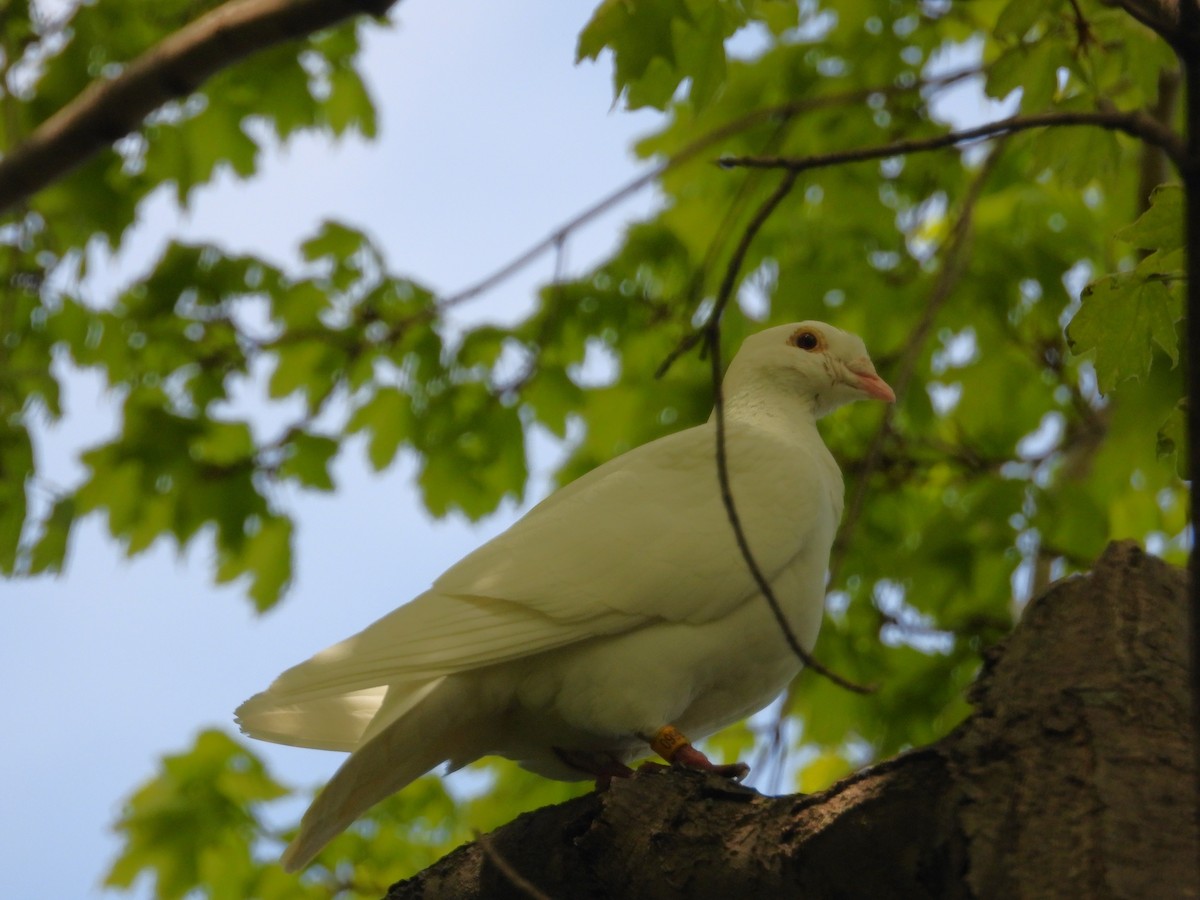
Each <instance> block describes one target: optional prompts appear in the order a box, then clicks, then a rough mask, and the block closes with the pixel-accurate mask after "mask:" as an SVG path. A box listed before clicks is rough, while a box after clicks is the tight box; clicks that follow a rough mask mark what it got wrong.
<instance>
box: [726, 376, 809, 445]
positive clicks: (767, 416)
mask: <svg viewBox="0 0 1200 900" xmlns="http://www.w3.org/2000/svg"><path fill="white" fill-rule="evenodd" d="M816 409H817V401H816V398H815V397H813V396H812V395H811V394H806V393H802V392H798V391H796V390H795V388H794V387H793V386H792V385H789V384H784V383H780V382H779V381H776V380H773V379H768V378H758V379H737V380H736V381H735V382H734V383H733V384H729V383H728V379H727V382H726V385H725V393H724V413H725V419H726V421H727V422H729V423H730V424H744V425H750V426H753V427H759V428H766V429H768V430H770V431H774V432H780V433H782V434H786V435H787V436H789V437H792V438H800V437H803V438H807V437H811V436H817V438H818V440H819V439H820V438H819V435H818V432H817V413H816ZM715 415H716V411H715V410H714V411H713V418H715ZM710 421H711V420H710Z"/></svg>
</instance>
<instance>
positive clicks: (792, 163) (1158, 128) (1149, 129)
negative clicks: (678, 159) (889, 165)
mask: <svg viewBox="0 0 1200 900" xmlns="http://www.w3.org/2000/svg"><path fill="white" fill-rule="evenodd" d="M1078 125H1086V126H1091V127H1094V128H1103V129H1105V130H1108V131H1119V132H1122V133H1123V134H1128V135H1131V136H1132V137H1136V138H1139V139H1140V140H1143V141H1146V142H1147V143H1150V144H1154V145H1155V146H1158V147H1161V148H1162V149H1163V152H1165V153H1166V154H1167V156H1169V157H1170V158H1171V160H1172V161H1173V162H1174V163H1175V164H1176V165H1182V164H1183V162H1184V160H1185V159H1186V158H1187V152H1186V149H1185V146H1184V142H1183V140H1182V138H1180V136H1179V135H1178V134H1176V133H1175V132H1174V131H1172V130H1171V129H1169V128H1167V127H1166V126H1164V125H1163V124H1162V123H1161V122H1157V121H1155V120H1154V119H1153V118H1151V117H1150V116H1148V115H1146V114H1145V113H1142V112H1057V113H1045V114H1042V115H1036V116H1026V117H1020V116H1014V117H1013V118H1010V119H1000V120H998V121H995V122H989V123H987V124H986V125H979V126H977V127H975V128H965V129H963V130H962V131H948V132H946V133H945V134H939V135H935V136H934V137H930V138H915V139H912V140H904V141H895V142H893V143H890V144H879V145H876V146H873V147H856V148H854V149H853V150H841V151H838V152H836V153H818V154H814V155H812V156H726V157H722V158H721V159H720V160H718V164H719V165H721V166H725V167H726V168H731V169H732V168H744V169H783V170H785V171H788V172H807V171H810V170H812V169H824V168H829V167H830V166H839V165H844V164H846V163H854V162H865V161H867V160H872V159H888V158H890V157H893V156H908V155H911V154H913V153H926V152H929V151H931V150H942V149H944V148H946V147H955V146H958V145H959V144H966V143H970V142H972V141H977V140H981V139H984V138H991V137H998V136H1000V135H1006V134H1016V133H1017V132H1021V131H1029V130H1031V129H1034V128H1050V127H1054V126H1059V127H1062V126H1078Z"/></svg>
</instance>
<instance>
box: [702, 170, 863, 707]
mask: <svg viewBox="0 0 1200 900" xmlns="http://www.w3.org/2000/svg"><path fill="white" fill-rule="evenodd" d="M796 177H797V173H792V172H789V173H788V174H787V175H785V176H784V178H783V180H782V181H781V182H780V183H779V187H777V188H776V189H775V190H774V192H773V193H772V194H771V195H770V196H769V197H768V198H767V199H766V200H765V201H763V204H762V206H760V207H759V208H758V211H757V212H756V213H755V214H754V218H752V219H751V220H750V223H749V224H748V225H747V226H746V230H745V232H743V233H742V238H741V240H740V241H739V242H738V245H737V247H736V248H735V249H734V252H733V256H732V257H731V258H730V260H729V266H728V267H727V268H726V270H725V277H724V279H723V280H722V281H721V287H720V289H719V290H718V292H717V299H716V302H715V303H714V305H713V311H712V313H711V314H710V315H709V317H708V322H707V323H706V324H705V326H704V329H703V333H704V339H705V345H706V346H707V348H708V357H709V365H710V366H711V368H712V384H713V418H714V421H715V424H716V432H717V482H718V483H719V484H720V487H721V502H722V503H723V504H724V505H725V514H726V516H727V517H728V518H729V524H730V526H731V527H732V528H733V535H734V538H735V540H736V541H737V545H738V550H740V551H741V554H742V559H743V560H744V561H745V563H746V568H748V569H749V570H750V575H751V576H752V577H753V578H754V583H755V584H756V585H758V589H759V592H760V593H762V595H763V598H764V599H765V600H766V601H767V605H768V606H769V607H770V608H771V614H772V615H774V617H775V621H776V622H777V623H778V624H779V630H780V631H781V632H783V637H784V640H786V641H787V644H788V646H789V647H790V648H791V650H792V652H793V653H794V654H796V657H797V658H798V659H799V660H800V661H801V662H802V663H804V665H805V666H806V667H807V668H810V669H812V670H813V671H815V672H817V673H819V674H821V675H824V676H825V677H826V678H828V679H829V680H830V681H832V682H833V683H834V684H836V685H839V686H841V687H844V688H845V689H846V690H848V691H853V692H854V693H856V694H869V693H871V692H872V691H874V690H875V689H874V688H873V687H867V686H864V685H860V684H855V683H854V682H852V681H848V680H847V679H845V678H843V677H842V676H841V675H838V674H837V673H836V672H832V671H830V670H829V669H827V668H826V667H825V666H823V665H822V664H821V663H819V662H817V660H815V659H813V657H812V654H810V653H809V652H808V651H807V650H805V649H804V648H803V647H802V646H801V645H800V641H799V640H797V638H796V635H795V633H794V632H793V631H792V627H791V624H790V623H789V622H788V620H787V617H786V616H785V615H784V614H783V608H782V607H781V606H780V605H779V601H778V600H777V599H776V598H775V592H774V591H773V590H772V589H771V585H770V583H769V582H768V581H767V578H766V576H765V575H763V571H762V569H761V568H760V567H759V565H758V561H757V560H756V559H755V558H754V554H753V552H752V551H751V550H750V544H749V542H748V541H747V540H746V532H745V530H744V529H743V528H742V520H741V516H739V515H738V511H737V505H736V504H735V503H734V500H733V490H732V488H731V486H730V481H729V458H728V453H727V447H726V434H725V394H724V391H723V389H722V385H721V377H722V374H723V373H722V371H721V368H722V367H721V314H722V313H723V312H724V311H725V307H726V306H728V305H729V300H730V298H731V297H732V296H733V288H734V285H735V284H736V283H737V277H738V272H739V271H740V270H741V267H742V262H743V261H744V260H745V258H746V253H747V252H748V251H749V249H750V244H751V243H752V242H753V241H754V238H755V236H756V235H757V234H758V232H759V230H760V229H761V228H762V226H763V225H764V224H765V223H766V221H767V219H768V218H770V216H771V213H773V212H774V211H775V209H776V208H777V207H778V206H779V204H780V203H782V202H783V200H784V198H785V197H787V195H788V194H789V193H790V192H791V190H792V186H793V185H794V184H795V183H796Z"/></svg>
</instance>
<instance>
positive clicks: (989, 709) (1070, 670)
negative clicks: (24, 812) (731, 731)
mask: <svg viewBox="0 0 1200 900" xmlns="http://www.w3.org/2000/svg"><path fill="white" fill-rule="evenodd" d="M1187 597H1188V580H1187V575H1186V574H1185V573H1184V572H1183V571H1182V570H1180V569H1176V568H1174V567H1172V566H1169V565H1167V564H1166V563H1164V562H1162V561H1161V560H1159V559H1156V558H1154V557H1151V556H1148V555H1146V554H1145V553H1143V552H1142V551H1141V550H1140V549H1139V548H1138V547H1137V546H1136V545H1135V544H1133V543H1131V542H1125V543H1118V544H1112V545H1110V546H1109V548H1108V549H1107V551H1106V552H1105V553H1104V555H1103V557H1102V558H1101V559H1100V560H1099V561H1098V562H1097V564H1096V566H1095V568H1094V569H1093V570H1092V572H1090V573H1089V574H1087V575H1084V576H1077V577H1072V578H1068V579H1066V580H1064V581H1060V582H1058V583H1057V584H1054V585H1052V586H1051V587H1050V588H1048V589H1047V590H1046V592H1045V593H1043V594H1042V595H1041V596H1039V597H1038V598H1037V599H1035V600H1034V601H1032V602H1031V603H1030V604H1029V606H1028V608H1027V609H1026V610H1025V613H1024V616H1023V618H1022V620H1021V623H1020V624H1019V625H1018V626H1017V628H1016V629H1015V630H1014V632H1013V634H1012V635H1011V636H1010V637H1009V638H1008V639H1007V641H1006V642H1005V643H1004V644H1003V645H1001V646H1000V647H998V648H996V649H995V650H993V651H992V652H989V653H988V655H987V657H986V659H985V662H984V666H983V670H982V672H981V674H980V676H979V678H978V680H977V682H976V683H975V685H974V687H973V688H972V690H971V695H970V699H971V701H972V704H973V705H974V707H975V711H974V713H973V714H972V715H971V717H970V718H969V719H968V720H967V721H966V722H964V723H963V724H962V725H961V726H960V727H959V728H958V729H956V730H955V731H954V732H953V733H951V734H950V735H948V736H947V737H946V738H944V739H943V740H941V741H939V742H938V743H936V744H934V745H932V746H930V747H925V748H922V749H918V750H914V751H911V752H909V753H905V754H903V755H901V756H899V757H897V758H895V759H892V760H889V761H887V762H884V763H881V764H879V765H876V766H873V767H871V768H869V769H866V770H865V771H862V772H859V773H858V774H856V775H853V776H851V777H849V778H847V779H845V780H843V781H842V782H840V783H838V784H836V785H834V786H833V787H832V788H830V789H829V790H827V791H825V792H823V793H821V794H814V795H809V796H804V795H797V796H789V797H765V796H763V795H761V794H759V793H757V792H756V791H753V790H751V789H749V788H745V787H742V786H740V785H737V784H734V783H731V782H729V781H725V780H724V779H721V778H718V777H715V776H711V775H704V774H701V773H696V772H685V771H680V770H658V771H645V772H639V773H638V774H637V775H635V776H634V777H633V778H630V779H627V780H618V781H615V782H614V783H613V785H612V787H611V788H610V789H609V790H607V791H604V792H600V793H592V794H589V795H587V796H584V797H579V798H577V799H575V800H572V801H569V802H567V803H563V804H560V805H558V806H553V807H547V808H545V809H540V810H537V811H535V812H531V813H527V814H525V815H523V816H520V817H519V818H517V819H516V820H514V821H513V822H511V823H509V824H508V825H505V826H504V827H502V828H500V829H497V830H496V831H495V832H493V833H492V834H491V835H489V836H487V837H486V838H484V839H481V840H479V841H476V842H475V843H472V844H468V845H465V846H463V847H460V848H459V849H458V850H455V851H454V852H453V853H451V854H449V855H448V856H446V857H445V858H444V859H442V860H441V861H439V862H438V863H436V864H435V865H433V866H431V867H430V868H428V869H426V870H425V871H424V872H421V873H420V874H418V875H417V876H415V877H414V878H412V879H409V880H407V881H403V882H400V883H398V884H395V885H393V886H392V888H391V889H390V890H389V891H388V894H387V898H386V900H409V898H441V897H445V898H456V900H468V898H485V897H486V898H507V897H511V898H525V897H529V896H535V897H538V896H548V897H554V898H559V900H564V898H571V900H581V898H600V897H621V898H670V897H688V898H704V897H719V898H722V900H732V898H738V897H821V898H829V897H856V898H857V897H868V898H873V900H879V898H889V897H905V898H909V897H939V898H943V897H945V898H991V897H996V898H1013V897H1022V898H1023V897H1070V898H1078V897H1087V898H1107V897H1129V898H1139V900H1140V898H1168V897H1170V898H1180V897H1200V885H1197V883H1196V859H1197V856H1198V854H1200V835H1198V834H1197V826H1196V820H1195V817H1194V816H1193V804H1194V801H1195V797H1196V793H1195V787H1194V785H1195V776H1196V773H1195V771H1194V759H1195V757H1194V754H1193V752H1192V741H1193V737H1192V732H1191V730H1190V728H1189V727H1188V723H1189V708H1190V699H1189V695H1188V672H1187V661H1188V646H1187ZM522 881H524V882H525V883H524V884H522V883H521V882H522Z"/></svg>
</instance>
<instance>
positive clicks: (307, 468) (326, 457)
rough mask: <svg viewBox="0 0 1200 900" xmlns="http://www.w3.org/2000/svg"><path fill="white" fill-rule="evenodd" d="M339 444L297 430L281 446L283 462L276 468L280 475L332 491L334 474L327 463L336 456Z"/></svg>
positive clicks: (321, 489)
mask: <svg viewBox="0 0 1200 900" xmlns="http://www.w3.org/2000/svg"><path fill="white" fill-rule="evenodd" d="M339 446H340V445H339V444H338V442H337V441H336V440H334V439H333V438H331V437H326V436H324V435H317V434H310V433H309V432H307V431H300V432H296V433H295V434H293V435H292V436H291V438H290V439H289V440H288V442H287V444H286V445H285V447H284V453H285V457H284V461H283V463H282V465H280V467H279V475H280V477H282V478H294V479H295V480H296V481H298V482H300V484H302V485H304V486H305V487H311V488H316V489H317V490H320V491H332V490H333V488H334V484H333V477H332V476H331V475H330V474H329V463H330V461H331V460H332V459H333V457H334V456H336V455H337V452H338V448H339Z"/></svg>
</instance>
